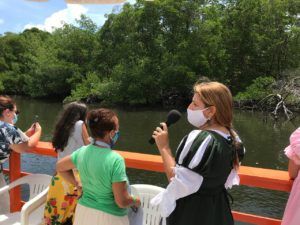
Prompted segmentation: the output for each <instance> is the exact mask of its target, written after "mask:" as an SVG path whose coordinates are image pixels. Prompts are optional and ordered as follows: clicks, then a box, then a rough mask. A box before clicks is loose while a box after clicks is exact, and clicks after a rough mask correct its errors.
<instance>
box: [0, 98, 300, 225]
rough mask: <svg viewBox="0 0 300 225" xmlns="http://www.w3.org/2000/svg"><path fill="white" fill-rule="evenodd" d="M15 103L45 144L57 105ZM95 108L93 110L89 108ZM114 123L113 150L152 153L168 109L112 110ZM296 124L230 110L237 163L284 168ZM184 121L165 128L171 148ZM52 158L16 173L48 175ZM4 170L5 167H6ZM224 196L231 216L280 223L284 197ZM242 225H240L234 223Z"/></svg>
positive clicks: (32, 159) (246, 191)
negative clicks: (240, 149) (239, 152)
mask: <svg viewBox="0 0 300 225" xmlns="http://www.w3.org/2000/svg"><path fill="white" fill-rule="evenodd" d="M16 102H17V105H18V109H19V110H20V112H21V113H20V115H19V120H18V123H17V126H18V127H20V128H21V129H22V130H26V129H27V128H28V127H29V126H30V125H31V123H32V122H33V121H34V120H35V115H38V119H39V122H40V124H41V126H42V128H43V136H42V138H41V139H42V140H43V141H50V140H51V135H52V131H53V127H54V124H55V121H56V118H57V116H58V114H59V112H60V111H61V109H62V103H60V102H57V101H45V100H32V99H28V98H24V97H17V98H16ZM89 107H90V108H95V107H97V105H91V106H89ZM114 111H115V112H116V113H117V114H118V116H119V120H120V133H121V136H120V139H119V141H118V143H117V145H116V146H115V149H118V150H124V151H132V152H141V153H148V154H158V151H157V149H156V147H155V145H153V146H152V145H150V144H149V143H148V140H149V138H150V136H151V133H152V131H153V129H154V128H155V127H156V126H157V125H158V124H159V122H161V121H165V120H166V115H167V113H168V110H158V109H155V110H149V109H143V110H141V109H139V110H133V109H132V110H128V109H126V110H122V109H114ZM297 124H298V126H299V124H300V118H299V117H298V118H296V120H294V121H293V123H291V122H285V121H284V120H283V119H282V120H281V121H279V122H277V123H274V121H273V120H272V118H271V117H268V116H265V115H264V114H263V113H260V112H249V111H241V110H236V111H235V114H234V127H235V129H236V130H237V131H238V133H239V135H240V137H241V139H242V140H243V142H244V145H245V147H246V150H247V152H246V156H245V159H244V161H243V162H242V164H243V165H245V166H252V167H261V168H270V169H279V170H286V169H287V163H288V161H287V159H286V157H285V155H284V153H283V149H284V148H285V146H286V145H287V144H288V139H289V135H290V134H291V132H292V131H293V130H295V129H296V125H297ZM192 129H193V128H192V126H190V125H189V124H188V122H187V120H186V113H183V116H182V119H181V120H180V121H179V122H178V123H176V124H174V125H173V126H172V127H170V129H169V133H170V142H171V147H172V149H173V152H174V150H175V149H176V146H177V144H178V143H179V141H180V140H181V138H182V137H183V136H184V135H185V134H187V133H188V132H189V131H190V130H192ZM55 162H56V159H54V158H52V157H46V156H37V155H33V154H23V155H22V170H23V171H27V172H31V173H47V174H50V175H51V174H53V172H54V167H55ZM6 167H7V165H6ZM127 172H128V176H129V179H130V181H131V183H132V184H134V183H147V184H154V185H158V186H162V187H165V186H166V185H167V179H166V178H165V176H164V175H163V174H160V173H154V172H147V171H142V170H135V169H128V171H127ZM230 193H231V194H232V196H233V198H234V203H233V205H232V208H233V209H234V210H237V211H241V212H246V213H254V214H258V215H262V216H268V217H274V218H281V217H282V215H283V211H284V207H285V204H286V201H287V198H288V193H284V192H279V191H268V190H264V189H259V188H250V187H246V186H239V187H234V188H233V189H232V190H231V191H230ZM237 224H242V223H237Z"/></svg>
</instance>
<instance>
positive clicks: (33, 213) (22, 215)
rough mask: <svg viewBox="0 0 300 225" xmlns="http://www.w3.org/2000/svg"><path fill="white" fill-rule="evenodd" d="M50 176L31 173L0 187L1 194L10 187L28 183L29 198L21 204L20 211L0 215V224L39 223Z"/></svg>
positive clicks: (32, 224)
mask: <svg viewBox="0 0 300 225" xmlns="http://www.w3.org/2000/svg"><path fill="white" fill-rule="evenodd" d="M51 178H52V177H51V176H49V175H47V174H31V175H28V176H24V177H21V178H19V179H17V180H15V181H13V182H12V183H10V184H9V185H6V186H5V187H3V188H1V189H0V198H1V194H3V193H4V192H7V191H9V190H10V189H12V188H14V187H16V186H19V185H22V184H29V191H30V194H29V200H28V201H27V202H26V203H25V204H24V205H23V207H22V209H21V212H14V213H9V214H4V215H0V225H37V224H41V223H42V220H43V214H44V203H45V202H46V197H47V192H48V189H49V188H48V187H49V184H50V181H51Z"/></svg>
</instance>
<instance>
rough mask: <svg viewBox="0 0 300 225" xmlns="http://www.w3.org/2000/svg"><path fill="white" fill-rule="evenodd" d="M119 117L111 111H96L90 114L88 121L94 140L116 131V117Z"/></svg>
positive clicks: (102, 109)
mask: <svg viewBox="0 0 300 225" xmlns="http://www.w3.org/2000/svg"><path fill="white" fill-rule="evenodd" d="M116 116H117V115H116V114H115V113H114V112H113V111H112V110H110V109H104V108H100V109H94V110H91V111H90V112H89V113H88V116H87V121H88V126H89V128H90V131H91V136H92V137H93V138H103V137H104V136H105V135H106V133H107V132H109V131H112V130H115V129H116V121H115V119H114V117H116Z"/></svg>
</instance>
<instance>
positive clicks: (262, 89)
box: [235, 77, 275, 100]
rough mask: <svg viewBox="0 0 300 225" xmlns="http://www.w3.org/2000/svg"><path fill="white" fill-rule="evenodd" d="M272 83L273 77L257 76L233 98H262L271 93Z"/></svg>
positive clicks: (273, 81)
mask: <svg viewBox="0 0 300 225" xmlns="http://www.w3.org/2000/svg"><path fill="white" fill-rule="evenodd" d="M274 85H275V79H274V78H273V77H258V78H256V79H255V80H253V83H252V84H251V85H250V86H249V87H247V88H246V90H245V91H244V92H239V93H238V94H237V95H236V96H235V100H262V99H263V98H265V97H266V96H268V95H269V94H272V93H273V91H274Z"/></svg>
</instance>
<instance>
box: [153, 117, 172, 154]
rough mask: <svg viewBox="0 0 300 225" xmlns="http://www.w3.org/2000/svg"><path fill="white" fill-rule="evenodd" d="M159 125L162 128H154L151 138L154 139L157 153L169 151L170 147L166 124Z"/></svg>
mask: <svg viewBox="0 0 300 225" xmlns="http://www.w3.org/2000/svg"><path fill="white" fill-rule="evenodd" d="M160 125H161V126H162V128H160V127H156V130H155V131H153V135H152V137H153V138H154V140H155V143H156V145H157V148H158V149H159V151H162V150H164V149H170V147H169V135H168V127H167V124H166V123H160Z"/></svg>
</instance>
